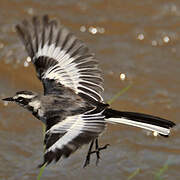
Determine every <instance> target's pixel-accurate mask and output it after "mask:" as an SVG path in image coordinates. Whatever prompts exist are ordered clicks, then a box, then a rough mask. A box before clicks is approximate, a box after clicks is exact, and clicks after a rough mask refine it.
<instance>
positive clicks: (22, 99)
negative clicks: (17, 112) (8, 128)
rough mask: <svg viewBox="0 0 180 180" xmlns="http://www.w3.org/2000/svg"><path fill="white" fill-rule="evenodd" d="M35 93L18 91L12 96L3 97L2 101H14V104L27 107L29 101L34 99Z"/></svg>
mask: <svg viewBox="0 0 180 180" xmlns="http://www.w3.org/2000/svg"><path fill="white" fill-rule="evenodd" d="M36 97H37V94H35V93H33V92H29V91H19V92H17V93H16V94H15V95H14V96H12V97H8V98H4V99H2V100H3V101H10V102H15V103H16V104H18V105H20V106H23V107H24V108H28V105H29V103H30V102H32V101H34V99H35V98H36Z"/></svg>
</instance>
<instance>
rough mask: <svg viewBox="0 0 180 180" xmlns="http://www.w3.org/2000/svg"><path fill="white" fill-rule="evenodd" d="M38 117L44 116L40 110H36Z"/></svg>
mask: <svg viewBox="0 0 180 180" xmlns="http://www.w3.org/2000/svg"><path fill="white" fill-rule="evenodd" d="M38 116H39V117H43V116H44V111H43V110H42V109H38Z"/></svg>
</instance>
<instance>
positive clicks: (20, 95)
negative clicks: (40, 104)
mask: <svg viewBox="0 0 180 180" xmlns="http://www.w3.org/2000/svg"><path fill="white" fill-rule="evenodd" d="M18 97H22V98H25V99H31V98H33V97H35V95H34V94H32V95H30V94H18V95H17V96H15V97H14V99H17V98H18Z"/></svg>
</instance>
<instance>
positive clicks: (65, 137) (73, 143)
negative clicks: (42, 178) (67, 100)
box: [39, 111, 105, 167]
mask: <svg viewBox="0 0 180 180" xmlns="http://www.w3.org/2000/svg"><path fill="white" fill-rule="evenodd" d="M48 122H49V123H50V124H47V129H46V134H45V140H44V143H45V148H46V150H45V154H44V162H43V163H42V164H41V165H39V167H42V166H43V165H44V164H46V165H48V164H49V163H51V162H52V161H55V162H57V161H58V160H59V159H60V158H61V157H62V156H63V157H66V158H67V157H69V155H70V154H71V153H73V152H75V151H76V150H77V149H78V148H79V147H81V146H82V145H83V144H88V143H89V142H90V141H91V140H93V139H94V138H96V137H98V135H99V134H100V133H101V132H102V131H103V130H104V128H105V120H104V115H102V112H99V113H97V112H95V111H93V112H90V113H85V114H80V115H74V116H68V117H66V118H65V119H64V120H62V121H60V122H58V118H57V119H56V120H55V119H54V118H53V122H54V123H53V124H52V121H50V120H48V121H47V123H48Z"/></svg>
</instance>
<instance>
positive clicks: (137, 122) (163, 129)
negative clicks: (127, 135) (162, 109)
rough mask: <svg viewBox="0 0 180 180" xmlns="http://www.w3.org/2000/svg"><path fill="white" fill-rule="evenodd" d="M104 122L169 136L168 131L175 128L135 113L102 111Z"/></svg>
mask: <svg viewBox="0 0 180 180" xmlns="http://www.w3.org/2000/svg"><path fill="white" fill-rule="evenodd" d="M104 115H105V117H106V121H107V122H110V123H118V124H119V123H120V124H127V125H131V126H136V127H139V128H143V129H147V130H150V131H154V132H157V133H159V134H160V135H162V136H169V133H170V129H171V128H172V127H173V126H175V123H173V122H172V121H169V120H166V119H163V118H160V117H156V116H152V115H147V114H141V113H136V112H126V111H116V110H113V109H106V110H105V111H104Z"/></svg>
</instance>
